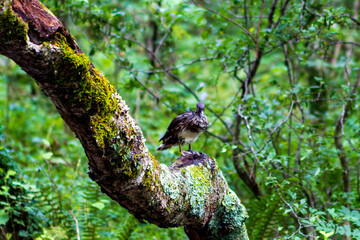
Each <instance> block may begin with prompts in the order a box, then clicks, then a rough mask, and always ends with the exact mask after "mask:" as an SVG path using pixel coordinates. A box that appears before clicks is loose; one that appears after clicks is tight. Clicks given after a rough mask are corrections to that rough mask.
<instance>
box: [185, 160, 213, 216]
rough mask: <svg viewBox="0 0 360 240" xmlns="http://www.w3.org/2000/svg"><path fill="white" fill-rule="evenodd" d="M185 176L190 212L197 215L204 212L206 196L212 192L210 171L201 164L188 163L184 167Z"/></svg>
mask: <svg viewBox="0 0 360 240" xmlns="http://www.w3.org/2000/svg"><path fill="white" fill-rule="evenodd" d="M185 176H186V178H187V179H188V182H189V190H188V191H189V192H190V193H191V194H190V205H191V211H190V213H191V214H192V215H194V216H197V217H202V216H203V215H204V214H205V207H206V202H207V196H209V195H210V194H212V192H213V188H212V185H211V173H210V172H209V169H207V168H206V167H204V166H203V165H202V164H199V165H190V166H188V167H187V168H186V173H185Z"/></svg>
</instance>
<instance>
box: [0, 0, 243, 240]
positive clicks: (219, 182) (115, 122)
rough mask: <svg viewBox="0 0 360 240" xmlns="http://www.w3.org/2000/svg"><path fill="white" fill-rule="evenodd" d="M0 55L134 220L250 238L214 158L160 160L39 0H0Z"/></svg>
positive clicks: (201, 234)
mask: <svg viewBox="0 0 360 240" xmlns="http://www.w3.org/2000/svg"><path fill="white" fill-rule="evenodd" d="M0 54H2V55H5V56H7V57H9V58H10V59H12V60H13V61H15V62H16V63H17V64H18V65H19V66H20V67H21V68H22V69H23V70H24V71H25V72H27V73H28V74H29V75H30V76H31V77H33V78H34V80H35V81H36V82H37V84H38V85H39V86H40V88H41V89H42V91H43V92H44V93H45V94H46V95H47V96H48V97H49V98H50V100H51V101H52V102H53V104H54V105H55V106H56V108H57V110H58V111H59V113H60V115H61V117H62V118H63V119H64V121H65V122H66V123H67V124H68V125H69V127H70V129H71V130H72V131H73V132H75V134H76V137H77V138H78V139H79V140H80V142H81V144H82V146H83V148H84V150H85V153H86V156H87V158H88V159H89V176H90V177H91V179H93V180H94V181H95V182H96V183H97V184H98V185H99V186H100V187H101V190H102V191H103V192H104V193H106V194H107V195H108V196H109V197H111V198H112V199H113V200H115V201H117V202H118V203H119V204H120V205H121V206H123V207H124V208H126V209H128V211H129V212H130V213H131V214H133V215H134V216H135V217H137V218H138V219H139V220H141V219H146V220H147V221H149V222H151V223H153V224H156V225H157V226H159V227H164V228H166V227H178V226H183V227H184V228H185V231H186V233H187V234H188V236H189V238H190V239H248V237H247V233H246V228H245V224H244V222H245V220H246V218H247V215H246V210H245V208H244V207H243V205H242V204H241V203H240V201H239V199H238V197H237V196H236V195H235V193H234V192H233V191H231V190H230V189H229V187H228V185H227V182H226V180H225V178H224V176H223V174H222V172H221V171H220V169H219V167H218V166H217V164H216V162H215V161H214V160H213V159H211V158H210V157H209V156H207V155H206V154H203V153H194V154H191V153H188V154H186V155H185V156H183V157H181V158H179V159H178V160H177V161H176V162H175V163H174V164H173V165H171V166H170V167H167V166H166V165H164V164H160V163H159V162H157V161H156V160H155V158H154V157H153V156H152V155H151V154H150V153H149V151H148V149H147V147H146V146H145V139H144V137H143V134H142V132H141V129H140V128H139V127H138V126H136V124H135V122H134V120H133V118H132V117H131V116H130V115H129V108H128V106H127V105H126V103H125V101H124V100H123V99H122V98H121V96H120V95H118V93H117V92H116V91H115V88H114V87H113V86H112V85H111V84H110V83H109V82H108V80H107V79H106V78H105V77H104V76H103V75H102V74H101V73H100V72H99V71H98V70H97V69H96V68H95V67H94V66H93V64H92V63H91V62H90V61H89V59H88V58H87V57H86V56H85V55H84V54H83V53H82V51H81V50H80V48H79V47H78V45H77V44H76V42H75V40H74V39H73V38H72V36H71V35H70V34H69V32H68V31H67V30H66V29H65V27H64V26H63V25H62V24H61V22H60V21H59V20H58V19H57V18H56V17H55V16H54V15H53V14H52V13H51V12H50V11H49V10H48V9H47V8H45V7H44V6H43V5H42V4H41V3H39V2H38V1H37V0H0Z"/></svg>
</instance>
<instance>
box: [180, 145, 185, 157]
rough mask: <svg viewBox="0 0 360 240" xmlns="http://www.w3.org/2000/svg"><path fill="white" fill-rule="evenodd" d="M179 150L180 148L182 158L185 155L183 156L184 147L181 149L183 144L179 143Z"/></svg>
mask: <svg viewBox="0 0 360 240" xmlns="http://www.w3.org/2000/svg"><path fill="white" fill-rule="evenodd" d="M179 148H180V152H181V156H182V155H184V154H183V150H182V147H181V143H179Z"/></svg>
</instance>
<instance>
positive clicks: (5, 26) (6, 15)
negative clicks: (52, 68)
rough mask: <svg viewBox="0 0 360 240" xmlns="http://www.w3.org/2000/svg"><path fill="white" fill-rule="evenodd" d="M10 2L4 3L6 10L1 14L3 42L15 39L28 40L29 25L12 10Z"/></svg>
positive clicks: (0, 35)
mask: <svg viewBox="0 0 360 240" xmlns="http://www.w3.org/2000/svg"><path fill="white" fill-rule="evenodd" d="M9 5H10V2H5V3H2V6H1V8H5V10H4V11H3V12H2V13H1V14H0V22H1V27H0V38H1V39H2V42H3V43H4V42H5V43H6V42H10V41H13V40H14V39H17V40H18V41H19V40H21V41H24V42H26V41H27V39H28V37H27V32H28V30H29V27H28V25H27V24H25V23H24V22H23V21H22V20H21V19H19V17H18V16H17V15H16V14H15V13H14V12H13V11H12V9H11V7H10V6H9Z"/></svg>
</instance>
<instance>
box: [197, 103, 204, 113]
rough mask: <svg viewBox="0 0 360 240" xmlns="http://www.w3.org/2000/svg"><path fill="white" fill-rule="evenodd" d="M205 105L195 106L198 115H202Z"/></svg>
mask: <svg viewBox="0 0 360 240" xmlns="http://www.w3.org/2000/svg"><path fill="white" fill-rule="evenodd" d="M204 110H205V105H204V104H203V103H202V102H198V104H196V111H195V112H196V113H197V114H199V115H204Z"/></svg>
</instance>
